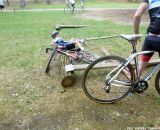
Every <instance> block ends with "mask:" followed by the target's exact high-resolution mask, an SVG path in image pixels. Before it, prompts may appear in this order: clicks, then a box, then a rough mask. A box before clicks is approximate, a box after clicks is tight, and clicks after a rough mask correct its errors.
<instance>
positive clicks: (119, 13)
mask: <svg viewBox="0 0 160 130" xmlns="http://www.w3.org/2000/svg"><path fill="white" fill-rule="evenodd" d="M135 11H136V10H135V9H107V10H95V11H90V12H88V13H86V14H84V15H83V16H84V17H86V18H90V19H95V20H108V19H109V20H112V21H115V22H117V23H119V24H132V23H133V16H134V13H135ZM142 22H143V23H148V22H149V17H148V14H147V12H146V13H145V14H144V15H143V16H142Z"/></svg>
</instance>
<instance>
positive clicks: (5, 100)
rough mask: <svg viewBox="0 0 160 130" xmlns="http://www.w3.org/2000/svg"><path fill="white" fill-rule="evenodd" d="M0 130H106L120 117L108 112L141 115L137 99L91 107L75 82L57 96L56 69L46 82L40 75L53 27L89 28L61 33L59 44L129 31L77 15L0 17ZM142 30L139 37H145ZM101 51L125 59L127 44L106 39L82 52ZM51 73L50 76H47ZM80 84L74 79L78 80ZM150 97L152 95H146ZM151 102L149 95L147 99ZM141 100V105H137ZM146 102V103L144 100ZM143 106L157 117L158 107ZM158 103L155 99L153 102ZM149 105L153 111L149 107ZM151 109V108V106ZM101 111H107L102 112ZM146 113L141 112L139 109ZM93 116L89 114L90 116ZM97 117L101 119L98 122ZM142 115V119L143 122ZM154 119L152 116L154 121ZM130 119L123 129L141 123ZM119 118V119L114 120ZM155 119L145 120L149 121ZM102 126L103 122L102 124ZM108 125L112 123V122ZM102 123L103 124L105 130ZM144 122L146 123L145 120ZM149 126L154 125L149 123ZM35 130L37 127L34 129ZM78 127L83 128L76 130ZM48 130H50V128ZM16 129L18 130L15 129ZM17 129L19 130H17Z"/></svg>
mask: <svg viewBox="0 0 160 130" xmlns="http://www.w3.org/2000/svg"><path fill="white" fill-rule="evenodd" d="M0 20H1V22H0V28H1V30H0V54H1V55H0V117H1V118H0V129H4V128H6V129H7V128H8V129H9V128H15V129H16V128H17V126H18V125H19V124H21V125H20V126H21V127H22V126H23V125H24V126H27V124H26V125H25V121H26V122H29V123H28V124H31V126H30V128H28V129H34V128H37V129H38V128H39V129H43V128H44V129H52V128H54V127H55V128H57V129H60V128H61V129H66V127H67V128H68V129H76V128H82V129H88V130H90V129H93V128H95V129H96V128H97V129H101V128H103V129H105V128H107V127H108V126H109V127H110V128H111V129H114V128H115V129H116V128H119V126H117V125H109V124H110V122H111V123H112V124H117V123H116V122H119V121H120V122H119V123H118V125H119V124H121V123H122V121H124V122H126V117H125V116H121V118H120V117H116V116H115V117H113V120H111V119H110V117H112V111H122V113H123V112H124V111H125V112H126V113H129V112H128V111H129V109H131V108H132V106H133V107H134V109H135V111H136V112H139V111H140V110H143V109H142V107H141V105H138V104H135V103H137V101H138V103H140V104H142V102H143V103H144V104H145V102H144V99H146V98H147V95H144V98H143V97H136V96H135V98H134V99H133V100H131V101H130V102H124V104H126V105H124V104H121V103H120V104H117V105H114V106H111V105H108V106H104V105H99V104H95V103H93V102H91V101H90V100H89V99H87V98H86V97H85V96H84V93H83V92H82V91H81V85H80V84H81V83H80V82H81V81H80V80H78V81H77V82H78V83H76V85H75V86H74V87H73V88H70V89H68V90H67V92H64V91H62V88H61V86H60V76H59V75H58V74H59V72H58V69H57V70H55V71H56V72H55V73H54V74H55V75H51V77H49V76H47V75H45V74H44V70H45V67H46V64H47V58H48V57H47V56H46V54H45V48H46V47H48V46H49V45H50V41H51V40H52V39H51V36H50V34H51V32H52V31H53V30H54V29H55V25H56V24H71V25H75V24H76V25H78V24H80V25H83V24H85V25H90V27H87V28H83V29H71V30H70V29H66V30H63V31H61V32H60V33H61V35H62V37H64V39H70V38H72V37H77V38H88V37H97V36H106V35H115V34H120V33H129V34H131V33H132V26H131V25H119V24H116V23H114V22H112V21H108V20H103V21H95V20H88V19H85V18H83V17H80V16H78V15H70V14H64V13H63V12H60V11H57V12H16V13H5V14H2V13H1V14H0ZM145 28H146V27H145V26H143V27H142V32H143V33H145ZM100 46H104V47H107V48H109V51H110V52H112V53H114V54H117V55H118V54H119V55H122V56H127V55H128V54H129V53H130V50H129V47H130V45H129V44H126V42H124V40H122V39H119V38H118V39H112V40H111V39H110V40H100V41H91V42H88V45H86V48H87V49H89V50H90V51H92V52H94V53H100V50H99V49H98V47H100ZM51 72H53V71H51ZM78 76H79V78H80V75H78ZM149 94H150V95H152V93H149ZM152 96H153V95H152ZM140 99H141V100H140ZM147 99H148V100H147ZM147 99H146V100H147V103H148V102H149V106H148V104H147V105H146V106H148V107H149V109H151V110H153V108H155V110H157V111H158V108H159V106H158V105H157V106H156V105H155V104H156V103H155V102H154V100H152V99H150V97H149V98H147ZM157 101H158V102H159V98H157ZM151 102H153V103H152V105H153V106H151V105H150V103H151ZM154 105H155V106H154ZM106 108H107V109H106ZM144 108H146V107H144ZM93 113H95V114H93ZM101 115H102V116H101ZM148 115H151V114H148V112H145V116H147V117H148ZM156 116H157V117H156V118H158V117H159V116H158V114H157V115H156ZM129 117H133V118H135V115H131V114H130V115H129V116H128V117H127V120H128V121H129V122H126V124H125V123H124V122H123V123H122V124H123V126H121V127H122V128H126V127H127V125H133V124H134V123H136V124H137V125H141V121H137V122H136V121H132V120H129V119H130V118H129ZM119 118H120V119H119ZM152 119H155V117H151V118H150V120H152ZM106 120H107V121H106ZM112 121H113V122H112ZM106 122H107V124H106ZM146 122H147V120H146ZM153 123H154V121H153ZM37 124H38V125H37ZM80 124H83V126H81V125H80ZM50 126H51V127H52V128H51V127H50ZM17 129H18V128H17ZM19 129H20V128H19Z"/></svg>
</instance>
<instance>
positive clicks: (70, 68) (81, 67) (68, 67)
mask: <svg viewBox="0 0 160 130" xmlns="http://www.w3.org/2000/svg"><path fill="white" fill-rule="evenodd" d="M159 62H160V59H153V60H150V62H149V63H148V65H155V64H158V63H159ZM118 64H119V63H118V62H115V63H100V64H97V65H95V66H94V69H100V68H106V67H115V66H117V65H118ZM131 64H132V63H131ZM88 65H89V64H81V65H72V64H69V65H66V66H65V71H66V72H70V71H80V70H85V69H86V68H87V67H88ZM132 65H133V64H132Z"/></svg>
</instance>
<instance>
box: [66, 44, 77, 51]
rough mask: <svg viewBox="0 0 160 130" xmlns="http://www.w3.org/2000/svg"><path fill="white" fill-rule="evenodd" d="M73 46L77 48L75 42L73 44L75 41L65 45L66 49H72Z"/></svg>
mask: <svg viewBox="0 0 160 130" xmlns="http://www.w3.org/2000/svg"><path fill="white" fill-rule="evenodd" d="M73 48H75V44H73V43H71V44H67V45H66V47H65V49H66V50H71V49H73Z"/></svg>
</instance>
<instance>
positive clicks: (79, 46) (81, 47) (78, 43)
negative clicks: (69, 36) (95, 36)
mask: <svg viewBox="0 0 160 130" xmlns="http://www.w3.org/2000/svg"><path fill="white" fill-rule="evenodd" d="M75 45H76V46H77V47H78V48H80V49H81V50H82V51H83V50H84V47H83V46H82V45H81V44H80V42H79V41H78V40H76V41H75Z"/></svg>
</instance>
